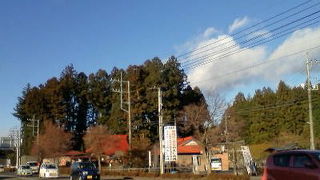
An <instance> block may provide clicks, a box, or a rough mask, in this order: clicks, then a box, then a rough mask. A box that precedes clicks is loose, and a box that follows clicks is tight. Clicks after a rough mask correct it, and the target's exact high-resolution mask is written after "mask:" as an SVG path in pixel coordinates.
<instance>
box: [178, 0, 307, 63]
mask: <svg viewBox="0 0 320 180" xmlns="http://www.w3.org/2000/svg"><path fill="white" fill-rule="evenodd" d="M311 1H312V0H308V1H305V2H303V3H300V4H298V5H296V6H294V7H292V8H289V9H287V10H285V11H283V12H281V13H278V14H276V15H274V16H272V17H270V18H266V19H264V20H262V21H260V22H258V23H256V24H254V25H252V26H250V27H247V28H245V29H243V30H241V31H238V32H236V33H233V34H231V35H230V36H236V35H239V34H241V33H242V32H244V31H247V30H249V29H252V28H254V27H256V26H258V25H260V24H263V23H265V22H268V21H270V20H272V19H274V18H277V17H279V16H281V15H283V14H286V13H288V12H290V11H292V10H294V9H297V8H299V7H302V6H303V5H305V4H308V3H309V2H311ZM225 39H227V38H223V39H220V40H217V41H215V42H212V43H209V44H207V45H205V46H202V47H199V48H196V49H193V50H191V51H188V52H186V53H184V54H180V55H178V56H177V58H179V57H183V56H185V55H187V54H191V53H193V52H196V51H198V50H200V49H203V48H205V47H208V46H210V45H213V44H215V43H218V42H220V41H223V40H225Z"/></svg>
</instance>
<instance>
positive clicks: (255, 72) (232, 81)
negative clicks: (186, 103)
mask: <svg viewBox="0 0 320 180" xmlns="http://www.w3.org/2000/svg"><path fill="white" fill-rule="evenodd" d="M266 32H267V31H266ZM212 42H216V44H215V46H216V48H215V50H212V49H210V47H212V46H210V47H207V49H206V52H205V53H201V56H205V55H208V56H209V54H210V53H214V54H216V53H217V51H218V52H219V49H220V50H221V51H222V49H224V52H225V49H226V47H228V46H230V44H233V45H234V46H233V49H232V51H235V50H237V51H242V52H240V53H236V54H234V55H231V56H228V57H225V58H223V59H220V58H218V56H219V55H215V56H212V55H211V56H210V58H208V57H206V56H205V57H202V59H203V60H204V61H209V60H213V61H212V62H211V63H208V64H206V65H202V66H199V67H197V68H195V69H193V70H191V71H190V72H188V80H189V81H190V83H191V85H192V86H199V87H200V88H201V89H202V90H203V91H212V90H215V91H218V92H227V91H232V90H235V89H237V88H238V87H248V86H251V85H252V84H267V82H274V84H277V83H278V82H279V80H281V79H283V77H284V76H286V75H291V74H293V73H301V75H303V76H305V74H304V73H305V72H304V69H305V64H304V62H305V55H304V54H298V55H295V56H290V57H286V58H282V59H279V58H280V57H283V56H286V55H288V54H292V53H295V52H298V51H301V50H305V49H308V48H312V47H315V46H319V45H320V43H319V42H320V27H317V28H307V29H302V30H298V31H296V32H294V33H293V34H291V35H290V36H289V37H288V38H287V39H286V40H284V41H283V42H282V43H281V44H280V45H278V46H276V47H275V48H274V50H273V51H272V52H269V51H268V47H267V46H257V47H255V48H250V49H246V50H245V49H243V48H242V47H240V46H239V44H237V42H236V41H234V40H233V38H232V37H230V36H228V35H219V36H216V37H215V38H210V39H206V40H204V41H201V42H199V43H197V45H196V46H195V47H202V46H203V45H204V44H208V43H212ZM226 42H228V44H226ZM195 53H196V52H195ZM310 54H311V56H312V57H320V50H319V49H315V50H313V51H311V50H310ZM199 56H200V55H199V54H197V55H194V57H199ZM261 63H264V64H262V65H259V66H256V65H257V64H261ZM248 67H252V68H248ZM242 69H245V70H242ZM296 83H297V84H296V85H298V84H300V83H302V82H296Z"/></svg>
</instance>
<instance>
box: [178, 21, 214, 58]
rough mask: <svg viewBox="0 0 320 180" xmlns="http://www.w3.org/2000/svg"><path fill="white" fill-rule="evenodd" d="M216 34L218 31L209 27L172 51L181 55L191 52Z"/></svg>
mask: <svg viewBox="0 0 320 180" xmlns="http://www.w3.org/2000/svg"><path fill="white" fill-rule="evenodd" d="M218 32H219V31H218V30H216V29H215V28H214V27H209V28H207V29H206V30H204V32H203V33H200V34H199V35H197V36H195V37H193V38H192V39H191V40H189V41H187V42H185V43H184V44H182V45H179V46H175V47H174V49H175V51H176V52H177V54H182V53H183V52H187V51H190V50H193V49H195V48H196V47H197V46H198V44H200V43H202V42H205V41H207V40H209V39H210V38H212V36H213V35H214V34H217V33H218Z"/></svg>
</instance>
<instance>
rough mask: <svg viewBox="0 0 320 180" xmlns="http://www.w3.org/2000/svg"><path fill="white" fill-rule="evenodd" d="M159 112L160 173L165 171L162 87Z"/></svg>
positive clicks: (159, 89) (159, 90) (159, 92)
mask: <svg viewBox="0 0 320 180" xmlns="http://www.w3.org/2000/svg"><path fill="white" fill-rule="evenodd" d="M158 113H159V144H160V145H159V146H160V149H159V152H160V174H163V173H164V170H163V152H162V150H163V144H162V140H163V138H162V137H163V135H162V131H163V127H162V94H161V88H160V87H159V88H158Z"/></svg>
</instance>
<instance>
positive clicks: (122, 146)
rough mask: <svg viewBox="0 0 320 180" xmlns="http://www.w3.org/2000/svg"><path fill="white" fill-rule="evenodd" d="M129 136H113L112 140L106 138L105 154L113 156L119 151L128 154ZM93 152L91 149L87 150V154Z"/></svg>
mask: <svg viewBox="0 0 320 180" xmlns="http://www.w3.org/2000/svg"><path fill="white" fill-rule="evenodd" d="M127 136H128V135H111V139H110V137H108V138H106V139H105V141H104V142H103V144H104V145H103V148H104V149H103V154H105V155H109V156H111V155H114V154H115V153H116V152H117V151H121V152H123V153H127V152H128V150H129V144H128V140H127ZM110 142H111V143H110ZM111 144H112V145H111ZM91 151H92V150H91V148H88V149H87V152H91Z"/></svg>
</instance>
